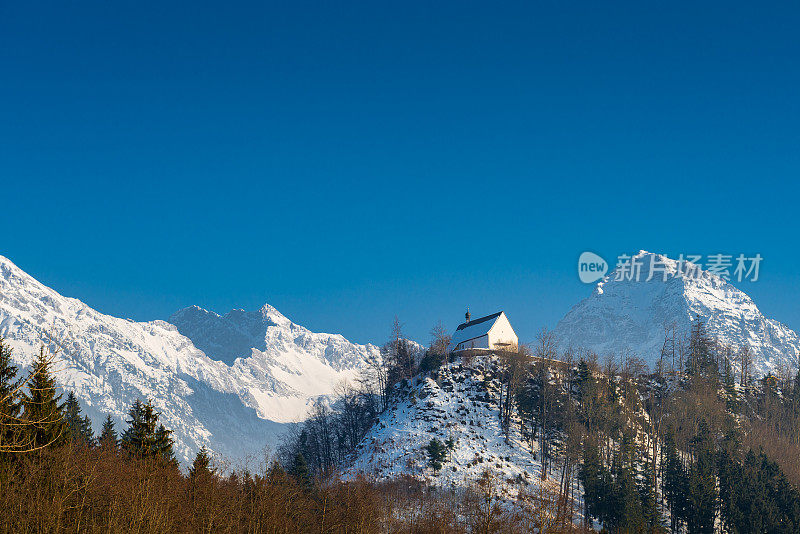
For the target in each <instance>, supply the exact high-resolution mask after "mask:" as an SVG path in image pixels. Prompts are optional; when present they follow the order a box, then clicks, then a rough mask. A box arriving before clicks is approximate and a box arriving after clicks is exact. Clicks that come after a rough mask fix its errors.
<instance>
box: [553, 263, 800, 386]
mask: <svg viewBox="0 0 800 534" xmlns="http://www.w3.org/2000/svg"><path fill="white" fill-rule="evenodd" d="M637 269H639V271H637ZM697 315H699V316H700V317H702V318H703V319H704V320H705V321H706V323H707V327H708V331H709V333H710V334H711V335H712V336H714V337H716V338H717V339H718V340H719V341H721V342H723V343H728V344H730V345H732V346H734V347H737V348H738V347H741V346H744V345H747V346H749V347H750V348H751V349H752V351H753V353H754V356H755V362H754V363H755V365H754V367H755V369H756V370H757V372H759V373H762V374H765V373H767V372H770V371H773V370H775V369H776V368H777V367H778V366H779V365H789V366H791V367H796V366H797V362H798V355H800V338H799V337H798V335H797V334H796V333H795V332H794V331H792V330H791V329H789V328H788V327H786V326H785V325H783V324H781V323H779V322H777V321H774V320H772V319H768V318H766V317H764V315H763V314H762V313H761V312H760V311H759V309H758V307H757V306H756V305H755V303H754V302H753V300H752V299H751V298H750V297H749V296H748V295H747V294H745V293H744V292H743V291H741V290H739V289H738V288H736V287H735V286H733V284H731V283H730V282H728V281H727V280H725V279H723V278H721V277H720V276H718V275H716V274H714V273H712V272H709V271H708V270H703V269H702V268H701V267H700V266H699V265H696V264H694V263H691V262H688V261H686V260H680V259H679V260H674V259H671V258H669V257H667V256H666V255H663V254H655V253H651V252H647V251H645V250H642V251H640V252H639V253H638V254H636V255H634V256H632V258H631V260H630V263H629V264H627V263H626V265H624V266H620V265H618V266H617V267H616V268H615V269H614V270H613V271H612V272H610V273H609V274H608V275H606V276H605V277H604V278H603V279H602V280H600V281H599V282H598V283H597V285H596V286H595V288H594V291H593V292H592V294H591V296H589V297H588V298H586V299H584V300H583V301H581V302H580V303H578V304H577V305H575V306H574V307H573V308H572V309H571V310H570V311H569V312H568V313H567V314H566V316H564V318H563V319H562V320H561V321H560V322H559V323H558V325H557V326H556V329H555V333H556V335H557V337H558V338H559V340H560V342H561V344H562V345H563V346H572V347H581V348H586V349H590V350H593V351H595V352H597V353H598V354H601V355H605V354H616V355H620V354H624V353H633V354H636V355H638V356H640V357H642V358H644V359H645V361H647V362H648V363H649V364H651V365H652V364H654V363H655V361H656V360H657V359H658V357H659V355H660V352H661V348H662V345H663V343H664V337H665V330H666V329H672V328H674V329H675V331H676V333H678V334H679V335H680V334H686V333H688V331H689V327H690V324H691V321H692V319H694V318H695V317H696V316H697Z"/></svg>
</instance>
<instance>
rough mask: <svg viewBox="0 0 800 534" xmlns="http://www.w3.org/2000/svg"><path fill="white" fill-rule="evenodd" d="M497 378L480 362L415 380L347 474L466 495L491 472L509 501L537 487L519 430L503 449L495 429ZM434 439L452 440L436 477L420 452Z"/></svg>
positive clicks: (490, 359) (536, 471) (488, 363)
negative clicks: (407, 480)
mask: <svg viewBox="0 0 800 534" xmlns="http://www.w3.org/2000/svg"><path fill="white" fill-rule="evenodd" d="M495 374H496V357H495V356H485V357H484V356H481V357H477V358H476V359H475V361H474V362H473V363H472V364H471V365H469V366H467V365H464V364H462V363H460V362H456V363H450V364H446V365H444V366H443V367H442V368H441V369H440V372H439V376H438V379H437V380H433V379H432V378H430V377H417V378H415V379H414V383H413V384H412V386H411V391H412V392H413V393H412V394H411V395H409V398H407V399H406V400H402V401H400V402H398V403H397V404H396V405H395V406H393V407H391V408H390V409H389V410H387V411H386V412H384V413H383V414H382V415H381V417H380V419H379V421H378V423H377V424H376V425H375V426H374V427H373V428H372V430H371V431H370V432H369V433H368V434H367V436H366V437H365V438H364V440H363V441H362V442H361V445H360V446H359V450H358V453H357V455H356V457H355V459H354V461H353V462H352V464H351V465H350V466H349V468H348V470H347V471H346V474H348V475H351V476H352V475H354V474H356V473H361V474H364V475H365V476H367V477H370V478H374V479H376V480H389V479H392V478H395V477H397V476H399V475H409V476H412V477H415V478H417V479H420V480H425V481H427V482H429V483H431V484H435V485H439V486H443V487H451V486H457V487H465V486H468V485H469V484H471V483H473V482H474V481H475V480H477V478H478V476H479V475H480V474H481V472H482V471H483V470H484V469H487V468H488V469H489V470H491V471H492V472H493V473H495V475H497V476H498V479H499V480H500V481H502V482H503V483H504V484H503V485H504V492H505V495H506V496H508V497H513V496H514V495H516V492H517V491H518V490H519V489H520V488H522V487H530V488H532V487H535V486H536V485H537V484H539V483H540V478H539V477H540V474H541V464H540V463H539V462H538V461H537V460H536V458H535V455H534V454H532V453H531V448H530V444H529V443H527V442H526V441H525V440H524V439H523V438H522V436H521V433H520V430H519V426H518V424H516V423H515V424H512V429H511V432H510V434H509V439H508V441H506V439H505V436H504V434H503V432H502V430H501V428H500V414H499V408H498V405H497V399H498V398H499V395H498V391H499V389H498V388H499V382H498V381H497V379H496V378H494V375H495ZM485 379H487V380H486V383H487V384H488V386H487V388H484V386H483V384H484V380H485ZM487 389H488V392H487ZM433 438H437V439H439V440H441V441H446V440H448V439H449V438H453V439H454V440H455V447H454V449H453V450H452V451H451V453H450V458H448V461H446V462H445V464H444V466H443V468H442V470H441V471H440V472H439V474H436V475H434V473H433V470H432V469H431V468H430V467H429V466H428V463H427V462H428V456H427V452H426V450H425V447H426V446H427V445H428V444H429V443H430V441H431V440H432V439H433ZM536 449H537V446H536V445H534V451H535V450H536ZM551 482H552V481H550V482H548V483H551Z"/></svg>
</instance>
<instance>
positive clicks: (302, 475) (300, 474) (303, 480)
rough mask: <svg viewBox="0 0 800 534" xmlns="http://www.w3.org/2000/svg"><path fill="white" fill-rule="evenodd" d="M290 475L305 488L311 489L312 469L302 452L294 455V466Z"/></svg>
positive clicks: (290, 470)
mask: <svg viewBox="0 0 800 534" xmlns="http://www.w3.org/2000/svg"><path fill="white" fill-rule="evenodd" d="M289 475H291V476H292V478H294V479H295V480H296V481H297V482H298V483H299V484H300V486H302V487H303V488H304V489H305V490H307V491H308V490H310V489H311V487H312V485H313V481H312V479H311V471H309V469H308V463H306V459H305V457H304V456H303V454H302V453H299V452H298V453H297V454H295V455H294V461H293V462H292V467H291V469H289Z"/></svg>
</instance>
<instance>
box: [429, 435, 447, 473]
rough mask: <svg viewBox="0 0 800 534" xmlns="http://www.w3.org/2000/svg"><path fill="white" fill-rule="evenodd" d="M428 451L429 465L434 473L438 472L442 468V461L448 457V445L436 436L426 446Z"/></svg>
mask: <svg viewBox="0 0 800 534" xmlns="http://www.w3.org/2000/svg"><path fill="white" fill-rule="evenodd" d="M425 450H426V451H427V452H428V465H429V466H431V467H432V468H433V472H434V473H438V472H439V470H440V469H441V468H442V463H443V462H444V461H445V459H446V458H447V446H446V445H445V444H444V443H442V442H441V441H439V440H438V439H436V438H433V439H432V440H431V441H430V443H428V445H427V446H426V447H425Z"/></svg>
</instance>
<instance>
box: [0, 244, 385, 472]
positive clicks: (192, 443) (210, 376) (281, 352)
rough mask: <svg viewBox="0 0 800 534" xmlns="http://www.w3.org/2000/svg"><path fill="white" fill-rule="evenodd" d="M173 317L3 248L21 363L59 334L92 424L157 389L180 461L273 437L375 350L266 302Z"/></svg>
mask: <svg viewBox="0 0 800 534" xmlns="http://www.w3.org/2000/svg"><path fill="white" fill-rule="evenodd" d="M172 321H174V322H175V323H176V324H177V325H178V326H177V327H176V326H175V325H173V324H170V323H168V322H165V321H150V322H134V321H131V320H126V319H119V318H116V317H111V316H109V315H104V314H102V313H100V312H98V311H96V310H94V309H92V308H90V307H89V306H87V305H86V304H84V303H82V302H81V301H79V300H76V299H73V298H67V297H64V296H62V295H60V294H58V293H57V292H56V291H54V290H52V289H50V288H48V287H46V286H44V285H42V284H41V283H39V282H38V281H36V280H35V279H34V278H32V277H31V276H29V275H28V274H26V273H25V272H23V271H22V270H21V269H19V268H18V267H17V266H16V265H14V264H13V263H12V262H11V261H10V260H8V259H7V258H4V257H2V256H0V336H3V337H5V338H6V340H7V341H8V342H9V344H10V345H11V346H12V347H13V348H14V357H15V359H16V361H17V362H18V363H19V364H20V365H22V366H28V365H29V364H30V362H31V360H32V359H33V356H34V354H35V352H36V351H37V350H38V347H39V346H40V344H41V343H42V341H43V340H45V339H48V338H50V337H52V339H53V340H54V341H55V343H54V344H53V345H52V348H53V349H56V348H57V349H58V350H59V354H58V359H57V365H56V370H57V379H58V381H59V384H60V385H62V386H63V387H65V388H68V389H72V390H74V391H75V393H76V394H77V395H78V397H79V398H80V399H81V401H82V405H83V407H84V409H85V410H86V411H87V413H88V414H89V415H90V416H91V417H92V419H93V421H94V423H95V427H96V428H99V422H100V421H101V419H102V418H103V417H105V414H107V413H110V414H111V415H112V417H114V418H116V419H117V421H118V423H119V424H120V425H122V424H123V422H122V421H123V420H124V418H125V414H126V413H127V410H128V409H129V407H130V406H131V404H132V403H133V402H134V401H135V400H136V399H137V398H148V399H152V401H153V402H154V404H155V405H156V406H157V407H158V409H159V410H160V411H161V413H162V419H163V421H164V423H165V425H166V426H167V427H168V428H171V429H172V430H173V431H174V437H175V440H176V452H177V453H178V456H179V457H180V458H182V459H188V458H190V457H191V456H192V455H193V454H194V451H196V450H197V449H198V448H199V447H200V446H201V445H203V444H206V445H208V446H209V447H210V448H211V449H212V450H214V451H216V452H218V453H220V454H222V455H223V456H225V457H227V458H229V459H232V460H240V459H243V458H244V457H245V456H247V455H253V454H257V453H258V452H259V451H260V450H261V449H263V448H264V447H265V446H274V445H275V443H276V441H277V438H278V436H279V434H280V433H281V432H282V431H283V430H284V428H285V425H286V423H290V422H294V421H300V420H302V419H304V418H305V416H306V413H307V410H308V408H309V407H310V406H311V405H312V404H313V403H314V402H315V401H316V400H317V399H319V398H324V397H326V396H328V395H330V394H332V393H333V391H334V388H335V387H336V385H337V384H338V383H339V382H340V381H342V380H352V379H353V378H354V377H355V376H356V375H357V374H358V373H359V372H360V369H361V368H362V367H363V366H364V360H365V358H367V357H372V356H375V355H377V354H378V349H377V348H375V347H373V346H369V345H368V346H363V345H357V344H354V343H350V342H348V341H347V340H346V339H344V338H343V337H342V336H339V335H331V334H316V333H313V332H310V331H309V330H307V329H305V328H303V327H301V326H298V325H296V324H294V323H292V322H291V321H289V319H287V318H286V317H284V316H283V315H281V314H280V313H279V312H278V311H277V310H275V309H274V308H272V307H271V306H269V305H265V306H264V307H263V308H262V309H261V310H259V311H256V312H245V311H242V310H234V311H232V312H230V313H229V314H227V315H226V316H224V317H220V316H219V315H217V314H215V313H213V312H208V311H206V310H202V309H200V308H197V307H192V308H187V309H185V310H181V311H180V312H178V313H176V314H175V315H174V316H173V317H172ZM179 330H180V331H179ZM181 331H182V332H185V333H186V334H187V335H188V336H189V337H186V336H184V335H182V334H181ZM190 337H191V338H192V339H194V340H195V341H196V343H197V345H195V344H194V343H193V341H192V340H191V339H190ZM56 345H58V346H56ZM198 346H199V347H202V348H203V349H205V350H208V351H209V352H208V354H207V353H205V352H204V350H201V349H200V348H198Z"/></svg>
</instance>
